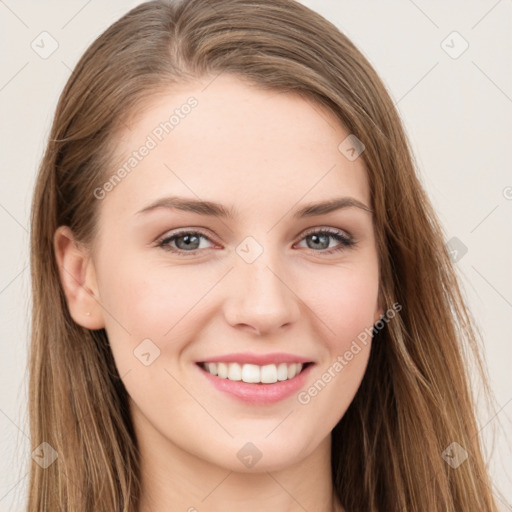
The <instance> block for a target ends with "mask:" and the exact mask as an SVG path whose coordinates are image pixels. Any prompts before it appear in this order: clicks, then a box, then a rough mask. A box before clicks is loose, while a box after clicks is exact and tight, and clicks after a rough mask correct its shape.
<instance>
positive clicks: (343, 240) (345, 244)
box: [157, 229, 356, 256]
mask: <svg viewBox="0 0 512 512" xmlns="http://www.w3.org/2000/svg"><path fill="white" fill-rule="evenodd" d="M184 235H200V236H202V237H203V238H206V239H207V240H210V238H209V237H208V236H206V235H205V234H204V233H202V232H201V231H185V230H183V231H178V232H177V233H174V234H172V235H171V236H167V237H165V238H163V239H161V240H159V241H157V247H161V248H162V249H164V250H165V251H170V252H173V253H177V254H180V255H187V256H195V255H196V254H197V253H198V252H199V251H201V250H203V249H195V250H194V251H184V250H182V249H177V248H174V247H171V246H170V245H169V244H170V243H171V242H172V241H174V240H176V239H177V238H180V237H182V236H184ZM309 235H328V236H330V237H332V238H334V239H336V240H337V241H338V242H340V244H339V246H337V247H334V248H332V249H325V250H320V251H315V250H313V249H310V250H312V251H313V252H320V253H322V254H327V255H330V254H333V253H337V252H340V251H343V250H344V249H347V248H349V247H352V246H354V245H356V241H355V240H354V239H353V238H352V237H349V236H346V235H344V234H342V232H341V231H334V230H331V229H317V230H312V231H308V232H306V233H305V234H304V235H303V237H302V238H301V239H300V241H302V240H304V238H306V237H307V236H309ZM210 241H211V240H210Z"/></svg>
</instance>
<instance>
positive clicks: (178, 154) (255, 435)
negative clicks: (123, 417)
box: [81, 75, 383, 472]
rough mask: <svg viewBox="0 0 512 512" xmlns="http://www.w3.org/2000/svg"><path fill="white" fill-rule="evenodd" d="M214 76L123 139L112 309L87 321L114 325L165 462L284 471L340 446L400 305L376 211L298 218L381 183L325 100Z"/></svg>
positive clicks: (157, 100)
mask: <svg viewBox="0 0 512 512" xmlns="http://www.w3.org/2000/svg"><path fill="white" fill-rule="evenodd" d="M208 83H209V80H208V81H206V80H205V81H204V82H202V83H197V84H196V85H188V86H186V87H185V86H181V87H180V88H179V89H173V90H172V91H169V93H168V95H161V96H158V97H154V98H153V100H152V102H151V104H148V108H147V109H146V110H144V113H143V114H142V115H140V116H138V117H137V118H136V119H135V120H134V123H133V124H132V125H130V128H129V129H126V131H125V132H124V133H123V134H122V136H121V138H120V140H119V141H118V152H119V162H118V165H117V167H115V168H112V169H110V170H109V172H107V173H106V179H105V182H107V181H109V180H110V185H109V184H107V185H105V186H104V187H101V189H96V191H95V192H94V193H95V195H96V196H97V198H98V205H97V206H98V207H99V211H100V217H99V225H98V229H99V231H98V235H97V238H96V239H95V244H94V251H93V253H92V260H91V267H90V268H89V270H90V271H91V272H90V273H89V274H88V276H89V277H88V279H90V281H89V284H90V285H91V289H92V290H93V292H94V293H95V295H96V297H97V299H98V301H99V304H98V305H97V306H96V308H93V310H92V311H91V314H92V316H90V317H89V318H87V317H85V316H82V317H81V318H82V320H81V323H82V324H83V325H91V324H87V322H96V323H97V324H96V325H95V327H94V328H100V327H102V326H104V327H105V329H106V332H107V334H108V338H109V340H110V344H111V347H112V351H113V355H114V358H115V362H116V365H117V368H118V370H119V374H120V375H121V376H122V379H123V382H124V384H125V386H126V389H127V391H128V393H129V395H130V399H131V403H130V407H131V412H132V416H133V419H134V424H135V426H136V430H137V433H138V435H139V436H140V437H141V438H143V439H145V440H148V439H152V440H153V442H154V443H155V444H158V446H159V447H160V448H159V450H160V453H162V454H163V453H166V450H167V448H169V450H171V451H172V452H173V453H177V452H180V453H186V454H192V455H194V456H196V457H198V458H199V459H201V460H203V461H209V462H210V463H213V464H215V465H218V466H222V467H224V468H228V469H230V470H233V471H242V472H247V471H251V468H252V467H255V468H256V470H257V471H263V470H276V469H279V468H284V467H286V466H289V465H291V464H294V463H296V462H298V461H299V460H301V459H303V458H304V457H306V456H307V455H309V454H311V453H313V451H315V450H318V449H325V450H326V451H327V448H326V447H328V446H330V445H329V442H330V437H329V436H330V432H331V430H332V429H333V428H334V426H335V425H336V423H337V422H338V421H339V420H340V418H341V417H342V416H343V414H344V413H345V411H346V409H347V407H348V406H349V404H350V402H351V401H352V399H353V397H354V395H355V393H356V391H357V389H358V387H359V385H360V382H361V379H362V378H363V374H364V371H365V368H366V364H367V360H368V355H369V349H370V343H367V344H366V345H365V344H362V343H360V342H357V343H358V347H359V350H356V349H355V348H354V343H353V342H354V341H355V340H356V341H357V340H358V336H359V335H361V333H363V332H365V329H371V327H372V326H373V324H374V323H375V322H376V321H377V320H378V319H379V317H380V316H381V314H382V312H383V311H382V309H380V308H379V305H378V301H377V297H378V286H379V272H378V258H377V252H376V246H375V239H374V233H373V224H372V214H371V213H370V212H368V211H366V210H365V209H363V208H360V207H357V206H345V207H344V208H340V209H337V210H334V211H330V212H327V210H326V209H324V211H323V212H322V211H316V212H312V211H310V212H309V213H310V215H298V212H300V211H301V210H303V209H304V208H305V207H306V206H308V205H311V204H316V203H323V202H327V201H332V200H336V199H339V198H344V197H345V198H352V200H355V201H358V202H360V203H362V204H363V205H366V206H367V207H371V205H370V190H369V183H368V178H367V174H366V170H365V167H364V163H363V160H362V158H354V152H351V151H350V150H348V151H347V145H348V146H350V139H349V141H345V142H344V143H343V144H342V146H341V149H339V146H340V144H341V143H342V142H343V141H344V140H345V139H346V138H347V136H349V135H350V134H349V132H347V131H345V130H344V129H343V128H342V127H341V126H340V124H339V123H338V122H337V120H336V119H335V118H334V117H333V116H332V115H331V114H329V113H328V112H327V111H326V110H324V109H323V108H322V107H321V106H319V105H317V104H314V103H312V102H309V101H306V100H304V99H301V98H300V97H299V96H295V95H290V94H284V93H277V92H269V91H263V90H260V89H258V88H257V87H256V86H250V85H247V84H245V83H244V82H242V81H240V80H239V79H237V78H235V77H233V76H226V75H221V76H219V77H218V78H216V79H215V80H214V81H213V82H211V83H210V84H209V85H208ZM190 98H192V99H190ZM172 116H174V117H172ZM144 148H146V149H144ZM342 150H343V152H342ZM356 150H357V148H356ZM347 155H348V156H350V158H348V157H347ZM355 156H357V153H355ZM123 165H124V171H125V172H122V171H119V169H120V168H122V167H123ZM177 197H179V198H181V201H183V202H185V201H189V202H199V201H205V202H208V203H215V204H218V205H219V206H218V207H216V208H215V209H214V208H212V207H207V206H202V207H199V206H197V207H195V209H194V210H195V211H192V210H191V209H180V208H179V207H177V206H175V207H172V204H175V205H176V204H177V202H176V201H177V200H176V199H174V200H173V199H171V198H177ZM173 201H174V203H173ZM221 208H222V211H224V212H228V213H229V215H225V216H220V215H217V214H214V215H212V214H211V213H212V212H213V213H216V212H218V211H219V210H220V209H221ZM306 213H307V212H306ZM296 214H297V215H296ZM325 230H328V231H331V232H332V234H323V233H322V231H325ZM181 231H184V232H186V233H182V234H181V235H179V236H175V238H173V239H171V238H170V237H171V236H173V235H178V233H179V232H181ZM336 235H340V236H341V237H342V238H337V236H336ZM347 240H348V242H347ZM336 249H339V250H336ZM359 339H361V338H359ZM347 352H350V353H351V354H352V357H350V356H347ZM251 356H253V359H251ZM340 358H341V359H340ZM342 361H343V362H342ZM204 362H217V363H219V362H220V363H227V362H233V363H235V364H230V365H227V364H226V365H224V364H217V365H211V369H212V371H214V372H215V369H216V370H217V371H218V372H221V374H222V372H224V371H227V372H228V373H229V372H230V373H229V375H230V376H231V378H233V379H237V378H239V377H240V376H241V375H242V376H243V378H244V380H249V381H251V380H254V381H256V380H258V378H259V379H261V375H262V374H263V375H264V379H265V380H268V381H273V380H275V379H276V378H277V379H278V380H277V382H275V383H270V382H266V383H256V382H252V383H244V382H243V381H240V380H238V381H237V380H231V379H230V378H227V379H226V378H221V377H219V376H218V375H217V376H214V375H210V374H209V373H208V372H207V371H206V370H205V369H203V368H201V365H200V363H204ZM273 362H274V363H276V365H275V366H274V365H273V364H272V363H273ZM299 362H310V363H311V364H309V365H304V367H305V370H303V373H302V372H301V373H300V374H299V375H298V376H296V377H294V378H291V379H288V377H289V375H293V371H294V370H293V369H292V368H295V369H296V367H295V366H294V367H292V365H291V364H290V365H286V366H283V363H299ZM336 362H338V364H336ZM236 363H239V365H237V364H236ZM244 363H252V365H250V366H244ZM254 363H256V365H255V366H254ZM340 366H341V369H340ZM262 367H265V368H263V370H262ZM288 370H289V371H290V373H289V374H287V372H288ZM326 375H327V376H326ZM329 375H330V378H329ZM279 379H287V380H279ZM315 383H316V387H315ZM315 390H316V392H315ZM142 442H145V441H142ZM168 453H170V452H168Z"/></svg>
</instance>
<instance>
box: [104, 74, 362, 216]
mask: <svg viewBox="0 0 512 512" xmlns="http://www.w3.org/2000/svg"><path fill="white" fill-rule="evenodd" d="M349 135H350V133H349V132H348V131H347V130H346V129H345V128H344V127H343V126H342V124H341V123H340V122H339V120H338V119H337V118H336V117H335V116H334V114H332V113H331V112H329V111H328V110H327V108H326V107H324V106H322V105H320V104H318V103H316V102H314V101H312V100H309V99H306V98H303V97H301V96H299V95H297V94H293V93H286V92H282V91H273V90H272V91H271V90H263V89H261V88H260V87H259V86H257V85H254V84H250V83H248V82H246V81H242V80H241V79H239V78H238V77H235V76H232V75H223V74H221V75H220V76H218V77H216V78H214V79H213V81H212V79H211V78H209V79H206V78H205V79H204V80H202V81H198V82H195V83H189V84H187V85H180V86H179V87H173V88H172V89H171V88H170V89H169V90H168V91H164V92H162V93H159V94H158V95H155V96H153V97H150V98H149V99H148V100H147V102H146V104H145V105H143V108H142V109H139V112H138V115H137V116H136V117H135V118H133V119H132V122H131V124H130V125H129V128H127V129H126V130H124V131H123V132H122V133H121V134H120V136H119V137H118V139H117V142H116V144H117V145H116V152H117V161H116V164H115V166H114V167H113V168H112V169H110V170H109V172H110V174H108V173H107V175H106V179H107V180H108V179H109V177H111V176H113V175H114V174H116V171H117V170H118V169H120V168H121V167H124V169H125V171H127V172H125V173H123V175H125V177H123V178H122V183H119V185H116V186H115V187H114V190H112V191H111V192H109V194H108V197H107V199H108V202H116V203H118V207H119V208H121V210H126V211H127V212H128V211H132V212H134V211H136V210H139V209H140V208H142V207H144V206H145V205H146V204H148V202H151V201H154V200H155V199H157V198H158V197H161V196H163V195H165V194H168V195H181V196H187V197H195V198H196V199H199V198H200V199H205V200H208V199H211V200H214V201H216V202H220V203H222V204H225V205H226V206H228V207H230V206H234V207H236V209H237V211H242V213H243V208H244V205H246V206H255V207H257V206H258V205H260V206H261V207H262V208H263V207H265V208H268V207H271V208H273V209H275V211H276V213H277V211H279V205H281V210H282V209H283V208H284V206H285V205H291V204H296V203H298V202H301V201H303V202H306V203H307V202H313V201H315V200H319V199H326V198H330V197H337V196H340V195H350V196H352V197H355V198H356V199H358V200H359V201H361V202H363V203H365V204H367V205H370V203H369V200H370V193H369V186H368V180H367V173H366V168H365V164H364V161H363V158H361V157H360V158H357V159H355V160H350V159H348V158H347V156H346V155H345V154H344V153H343V152H342V151H341V150H340V144H341V145H342V147H343V144H342V143H343V141H345V140H346V139H347V137H348V136H349ZM144 147H145V148H146V149H145V150H144ZM148 148H149V149H148ZM141 153H144V156H142V157H141ZM127 164H128V165H127ZM302 198H303V199H302Z"/></svg>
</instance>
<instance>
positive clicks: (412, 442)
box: [27, 0, 496, 512]
mask: <svg viewBox="0 0 512 512" xmlns="http://www.w3.org/2000/svg"><path fill="white" fill-rule="evenodd" d="M219 73H230V74H234V75H236V76H238V77H240V78H243V79H244V80H248V81H249V82H252V83H254V84H257V85H258V86H260V87H262V88H265V89H269V90H275V91H282V92H291V93H296V94H299V95H302V96H303V97H304V98H307V99H312V100H314V101H316V102H317V103H318V104H320V105H322V106H325V107H327V108H328V109H329V110H330V111H332V112H333V113H334V114H335V115H336V116H337V118H338V119H339V121H340V123H341V124H342V125H343V126H344V127H345V128H346V129H347V130H348V131H349V132H350V133H351V134H354V135H355V136H356V137H357V138H358V139H360V140H361V141H362V142H363V144H364V145H365V151H364V152H363V154H362V158H364V162H365V165H366V168H367V172H368V177H369V183H370V189H371V201H372V207H373V209H374V211H375V217H374V221H375V232H376V238H377V247H378V254H379V266H380V279H381V282H380V291H381V299H382V303H383V304H384V309H386V308H389V307H390V305H391V304H394V303H396V302H398V303H399V304H400V305H401V306H402V310H401V312H400V315H397V316H396V318H395V319H394V320H393V321H391V322H389V323H388V324H387V325H386V327H385V328H384V329H382V330H380V331H379V332H378V333H375V334H374V343H373V344H372V349H371V355H370V360H369V363H368V367H367V371H366V374H365V376H364V379H363V381H362V384H361V386H360V389H359V390H358V392H357V394H356V396H355V398H354V400H353V402H352V404H351V405H350V407H349V409H348V410H347V412H346V414H345V415H344V416H343V418H342V419H341V420H340V422H339V423H338V424H337V426H336V427H335V429H334V430H333V432H332V478H333V484H334V488H335V492H336V493H337V495H338V497H339V499H340V501H341V503H342V505H343V506H344V507H345V508H346V510H347V511H348V512H359V511H370V510H371V511H381V512H390V511H403V512H405V511H408V512H412V511H420V510H421V511H428V512H441V511H443V512H460V511H461V510H464V511H468V512H469V511H484V510H485V511H487V512H492V511H496V505H495V502H494V500H493V495H492V492H491V490H490V488H491V483H490V481H489V477H488V475H487V472H486V466H485V464H484V460H483V456H482V447H481V446H480V438H479V435H478V427H477V424H476V417H475V416H476V413H475V402H474V398H473V396H472V392H471V387H470V380H469V376H468V364H469V362H468V361H469V359H467V357H466V356H467V355H469V354H472V356H473V359H471V360H472V361H476V363H477V364H476V368H478V369H479V370H480V372H481V376H482V377H483V383H484V388H485V389H486V390H487V391H489V389H488V387H487V384H486V381H485V371H484V369H483V366H482V363H481V361H482V358H481V355H480V348H479V344H480V341H479V334H478V330H477V328H476V327H475V325H474V321H473V320H472V319H471V316H470V313H469V311H468V310H467V308H466V306H465V304H464V300H463V297H462V296H461V291H460V288H459V284H458V281H457V277H456V272H455V270H454V267H453V263H452V262H451V260H450V257H449V255H448V253H447V250H446V249H445V244H444V238H445V237H444V233H443V231H442V228H441V226H440V224H439V222H438V220H437V218H436V215H435V213H434V211H433V209H432V206H431V204H430V202H429V200H428V198H427V196H426V194H425V191H424V190H423V188H422V185H421V183H420V181H419V179H418V176H417V174H416V170H415V164H414V162H413V159H412V156H411V155H412V151H411V149H410V147H409V143H408V140H407V138H406V135H405V133H404V130H403V127H402V124H401V121H400V118H399V116H398V114H397V112H396V110H395V108H394V105H393V101H392V99H391V98H390V96H389V94H388V93H387V91H386V89H385V87H384V85H383V83H382V82H381V80H380V78H379V77H378V76H377V74H376V72H375V71H374V69H373V68H372V66H371V65H370V63H369V62H368V61H367V59H366V58H365V57H364V56H363V55H362V54H361V52H360V51H359V50H358V49H357V48H356V47H355V46H354V44H353V43H352V42H351V41H350V40H349V39H348V38H347V37H346V36H345V35H344V34H342V33H341V32H340V31H339V30H338V29H337V28H336V27H335V26H334V25H333V24H331V23H330V22H328V21H327V20H325V19H324V18H323V17H321V16H320V15H319V14H317V13H315V12H314V11H312V10H310V9H308V8H307V7H305V6H303V5H302V4H300V3H298V2H295V1H293V0H258V1H256V0H222V1H219V2H209V1H208V0H188V1H181V2H172V3H168V2H164V1H152V2H147V3H144V4H141V5H139V6H137V7H135V8H134V9H132V10H131V11H130V12H129V13H127V14H126V15H125V16H123V17H122V18H121V19H119V20H118V21H117V22H115V23H114V24H113V25H111V26H110V27H109V28H108V29H107V30H106V31H105V32H104V33H103V34H101V35H100V36H99V37H98V38H97V39H96V40H95V41H94V42H93V43H92V44H91V45H90V47H89V48H88V49H87V51H86V52H85V54H84V55H83V56H82V58H81V59H80V61H79V62H78V64H77V65H76V67H75V69H74V70H73V72H72V74H71V76H70V78H69V80H68V82H67V84H66V86H65V88H64V91H63V92H62V94H61V96H60V100H59V102H58V106H57V109H56V113H55V117H54V120H53V125H52V129H51V133H50V136H49V141H48V145H47V148H46V152H45V154H44V158H43V160H42V163H41V166H40V169H39V174H38V177H37V182H36V187H35V193H34V197H33V204H32V217H31V223H32V224H31V228H32V229H31V275H32V293H33V314H32V322H33V323H32V332H31V336H32V338H31V347H30V361H29V364H30V431H31V439H32V448H33V449H35V448H36V447H38V446H39V445H40V444H41V443H43V442H46V443H48V444H49V445H50V446H51V447H52V448H53V450H55V453H56V454H58V457H57V459H56V460H55V462H54V463H53V464H51V465H49V466H48V467H47V468H46V469H44V468H42V467H41V466H40V465H38V464H36V463H32V466H31V471H30V483H29V496H28V508H27V511H29V512H37V511H38V512H43V511H45V512H46V511H49V510H52V511H57V510H66V511H68V512H86V511H87V512H88V511H91V510H95V511H97V512H103V511H104V512H112V511H123V512H135V511H136V510H137V505H138V502H139V501H138V500H139V496H140V492H141V488H140V474H139V465H138V450H137V443H136V439H135V435H134V430H133V426H132V423H131V419H130V416H129V414H128V401H127V392H126V389H125V388H124V385H123V382H122V379H121V376H120V375H119V374H118V372H117V369H116V365H115V363H114V360H113V357H112V353H111V351H110V347H109V342H108V339H107V336H106V333H105V331H104V330H103V329H100V330H88V329H85V328H83V327H81V326H80V325H77V324H76V323H75V322H74V321H73V320H72V318H71V316H70V313H69V310H68V307H67V303H66V298H65V295H64V292H63V289H62V286H61V283H60V279H59V270H58V268H57V264H56V258H55V252H54V247H53V236H54V233H55V231H56V229H57V228H58V227H59V226H61V225H67V226H69V227H70V228H71V229H72V231H73V232H74V234H75V236H76V237H77V239H78V240H80V241H82V242H83V243H85V244H87V243H90V242H91V241H92V240H94V233H95V227H96V224H97V212H98V208H97V207H98V201H97V199H96V198H95V196H94V194H93V190H95V188H96V187H99V186H101V184H102V183H104V182H105V181H106V178H108V176H109V175H110V174H111V171H112V168H113V155H114V153H115V136H116V134H117V133H119V130H120V128H121V127H123V126H126V123H129V120H130V119H133V116H134V115H135V114H136V113H137V112H138V111H140V109H143V108H144V103H145V100H146V99H148V98H150V97H151V96H152V95H154V94H156V93H159V92H162V91H165V90H169V88H172V86H173V85H174V84H182V83H184V82H186V81H190V80H194V79H196V78H202V77H212V79H213V78H214V77H215V76H217V75H218V74H219ZM340 142H341V141H340ZM109 170H110V171H109ZM127 179H129V178H127ZM468 347H469V349H470V350H467V348H468ZM452 442H457V443H458V444H459V445H460V446H461V447H463V449H464V450H465V452H467V454H468V455H469V457H468V459H467V460H466V461H465V462H464V463H463V464H461V465H460V466H459V467H457V468H452V467H451V466H450V465H449V464H448V463H447V462H445V460H444V459H443V457H442V453H443V451H444V450H445V449H446V448H447V447H448V446H449V445H450V444H451V443H452Z"/></svg>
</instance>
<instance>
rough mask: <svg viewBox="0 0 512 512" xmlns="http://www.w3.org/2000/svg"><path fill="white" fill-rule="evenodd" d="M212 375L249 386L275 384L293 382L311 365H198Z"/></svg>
mask: <svg viewBox="0 0 512 512" xmlns="http://www.w3.org/2000/svg"><path fill="white" fill-rule="evenodd" d="M197 364H198V365H199V366H200V367H201V368H202V369H203V370H204V371H206V372H208V373H209V374H210V375H215V376H217V377H219V378H220V379H228V380H232V381H242V382H246V383H249V384H274V383H275V382H282V381H286V380H291V379H293V378H295V377H296V376H297V375H299V374H300V373H301V372H303V371H304V370H305V369H306V368H307V367H308V366H310V365H311V364H313V363H312V362H309V363H304V364H303V363H279V364H266V365H262V366H260V365H257V364H240V363H228V362H226V363H223V362H215V363H203V362H202V363H197Z"/></svg>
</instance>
